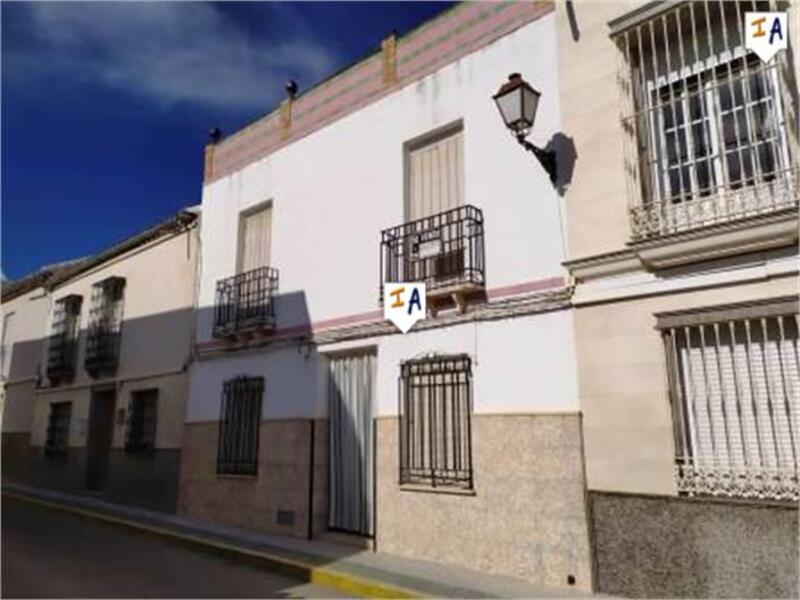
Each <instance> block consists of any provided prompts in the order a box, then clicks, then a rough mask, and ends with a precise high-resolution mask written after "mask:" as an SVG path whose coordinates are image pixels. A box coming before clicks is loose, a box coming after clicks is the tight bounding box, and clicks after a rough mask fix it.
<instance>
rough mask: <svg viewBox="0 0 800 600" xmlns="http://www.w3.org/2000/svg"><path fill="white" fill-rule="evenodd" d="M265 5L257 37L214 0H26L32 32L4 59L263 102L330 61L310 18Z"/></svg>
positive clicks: (163, 95) (250, 104)
mask: <svg viewBox="0 0 800 600" xmlns="http://www.w3.org/2000/svg"><path fill="white" fill-rule="evenodd" d="M266 6H267V7H268V8H269V10H268V11H267V14H270V15H273V17H274V19H273V21H272V22H266V23H264V24H263V28H261V29H262V30H263V31H264V32H265V35H263V36H258V37H256V36H253V35H250V34H249V33H248V31H246V29H245V28H244V27H242V26H241V24H238V23H236V22H235V21H234V20H232V19H231V18H229V17H227V16H226V15H225V14H223V12H221V11H220V10H219V8H218V7H217V6H215V5H213V4H200V3H194V2H192V3H189V2H137V3H122V2H120V3H116V2H114V3H112V2H90V3H71V2H63V3H62V2H52V3H50V2H48V3H44V2H31V3H28V4H26V5H25V20H26V21H27V23H26V31H27V35H28V36H30V37H32V39H33V42H32V43H28V44H25V46H26V48H24V49H15V48H13V47H12V48H8V49H7V52H6V57H5V59H4V62H5V63H6V65H8V64H9V62H10V63H11V64H12V65H13V66H14V68H15V73H16V74H18V75H19V74H24V75H27V76H30V75H33V74H36V75H40V76H41V75H46V76H56V77H63V78H70V79H77V80H79V81H94V82H100V83H103V84H105V85H108V86H111V87H113V88H117V89H121V90H125V91H128V92H130V93H133V94H138V95H142V96H145V97H148V98H150V99H152V100H155V101H157V102H159V103H160V104H162V105H167V106H168V105H174V104H176V103H184V102H189V103H196V104H202V105H206V106H212V107H227V108H231V109H240V108H245V109H250V108H258V107H263V108H264V109H265V110H266V109H268V108H271V106H272V105H273V104H274V103H275V102H276V101H277V100H279V99H280V98H281V97H282V96H283V84H284V82H285V81H286V79H287V78H288V77H295V78H297V79H299V80H300V81H301V82H305V83H306V85H307V86H308V85H310V84H311V83H313V82H316V81H317V80H319V79H320V78H322V77H323V76H324V75H326V74H327V73H329V72H330V71H331V70H332V68H333V67H334V66H335V57H334V56H332V54H331V53H330V52H329V51H327V50H326V49H325V48H324V47H323V46H322V45H321V44H320V43H319V42H318V41H317V40H315V39H314V36H313V32H312V31H311V30H310V29H309V27H308V25H307V24H305V23H303V22H302V20H300V19H298V18H297V17H296V16H294V15H290V14H288V13H286V12H285V11H283V10H282V9H281V7H280V5H279V4H269V5H266ZM276 31H279V32H281V33H280V34H279V35H276V34H275V32H276ZM266 32H271V33H270V35H266Z"/></svg>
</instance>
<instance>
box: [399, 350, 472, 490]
mask: <svg viewBox="0 0 800 600" xmlns="http://www.w3.org/2000/svg"><path fill="white" fill-rule="evenodd" d="M471 383H472V367H471V361H470V358H469V356H467V355H465V354H460V355H457V356H440V357H433V358H423V359H415V360H410V361H407V362H405V363H403V364H402V365H401V367H400V396H399V399H400V407H399V413H400V483H401V484H422V485H429V486H432V487H437V486H451V487H459V488H464V489H471V488H472V439H471V435H472V432H471V414H472V386H471Z"/></svg>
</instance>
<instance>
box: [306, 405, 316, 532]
mask: <svg viewBox="0 0 800 600" xmlns="http://www.w3.org/2000/svg"><path fill="white" fill-rule="evenodd" d="M308 428H309V431H308V438H309V448H308V455H309V459H308V519H307V521H308V539H309V540H310V539H311V538H312V537H313V536H314V445H315V440H314V433H315V429H316V423H315V422H314V419H313V418H312V419H311V420H310V421H309V422H308Z"/></svg>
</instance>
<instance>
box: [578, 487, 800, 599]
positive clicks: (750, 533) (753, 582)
mask: <svg viewBox="0 0 800 600" xmlns="http://www.w3.org/2000/svg"><path fill="white" fill-rule="evenodd" d="M590 500H591V514H592V527H593V536H594V552H595V558H596V581H597V586H596V587H597V591H599V592H604V593H608V594H621V595H624V596H634V597H650V598H653V597H694V598H698V597H706V598H708V597H718V598H722V597H728V598H734V597H735V598H796V597H797V596H798V577H800V572H799V571H798V562H799V561H800V556H798V508H797V506H796V505H795V506H792V505H787V506H784V505H768V504H763V505H758V504H755V503H738V502H732V501H720V500H710V499H709V500H704V499H689V498H678V497H666V496H664V497H660V496H634V495H626V494H614V493H603V492H590Z"/></svg>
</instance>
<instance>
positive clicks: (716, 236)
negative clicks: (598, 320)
mask: <svg viewBox="0 0 800 600" xmlns="http://www.w3.org/2000/svg"><path fill="white" fill-rule="evenodd" d="M799 223H800V222H799V221H798V212H797V208H796V207H794V208H790V209H786V210H782V211H778V212H775V213H773V214H768V215H760V216H754V217H750V218H747V219H738V220H735V221H731V222H728V223H720V224H716V225H710V226H707V227H702V228H698V229H693V230H691V231H686V232H682V233H675V234H672V235H665V236H661V237H657V238H653V239H650V240H643V241H634V242H628V244H627V247H626V248H624V249H622V250H616V251H613V252H606V253H603V254H596V255H593V256H587V257H584V258H577V259H571V260H567V261H564V262H563V263H562V264H563V266H564V267H565V268H566V269H567V270H568V271H569V273H570V275H572V277H574V278H575V280H576V281H578V282H579V283H584V282H588V281H593V280H598V279H603V278H607V277H616V276H619V275H625V274H630V273H635V272H637V271H639V272H643V271H663V270H665V269H671V268H675V267H680V266H685V265H690V264H698V263H703V262H708V261H713V260H718V259H723V258H726V257H731V256H737V255H743V254H755V253H759V252H764V251H767V250H771V249H774V248H782V247H790V246H792V245H796V244H797V241H798V236H799V235H800V228H799V227H798V225H799Z"/></svg>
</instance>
